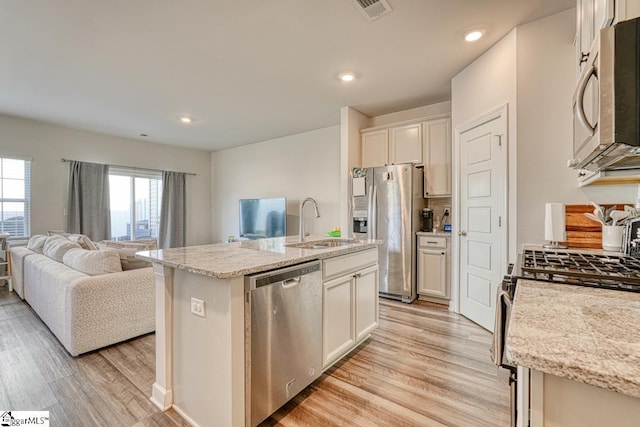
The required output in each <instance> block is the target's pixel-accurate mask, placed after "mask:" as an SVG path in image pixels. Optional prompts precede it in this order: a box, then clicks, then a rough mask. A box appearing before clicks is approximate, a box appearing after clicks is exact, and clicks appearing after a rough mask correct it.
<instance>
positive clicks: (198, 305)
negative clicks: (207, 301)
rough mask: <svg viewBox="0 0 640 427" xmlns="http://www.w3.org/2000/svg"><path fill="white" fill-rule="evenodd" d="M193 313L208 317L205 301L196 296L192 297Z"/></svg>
mask: <svg viewBox="0 0 640 427" xmlns="http://www.w3.org/2000/svg"><path fill="white" fill-rule="evenodd" d="M191 313H193V314H195V315H196V316H200V317H207V314H206V311H205V307H204V301H202V300H200V299H196V298H191Z"/></svg>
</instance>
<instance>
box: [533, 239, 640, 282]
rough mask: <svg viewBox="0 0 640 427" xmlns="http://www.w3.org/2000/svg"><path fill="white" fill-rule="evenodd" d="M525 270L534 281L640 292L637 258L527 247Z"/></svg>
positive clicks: (639, 261)
mask: <svg viewBox="0 0 640 427" xmlns="http://www.w3.org/2000/svg"><path fill="white" fill-rule="evenodd" d="M521 270H522V276H523V277H524V278H527V279H532V280H543V281H546V282H553V283H564V284H569V285H579V286H589V287H596V288H605V289H615V290H624V291H632V292H640V260H639V259H637V258H633V257H625V256H617V255H597V254H585V253H569V252H557V251H548V250H545V251H541V250H534V249H526V250H525V251H524V253H523V256H522V264H521Z"/></svg>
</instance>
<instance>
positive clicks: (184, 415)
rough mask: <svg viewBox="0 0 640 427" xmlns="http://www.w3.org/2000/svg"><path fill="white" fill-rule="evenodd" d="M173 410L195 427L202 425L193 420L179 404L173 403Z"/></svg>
mask: <svg viewBox="0 0 640 427" xmlns="http://www.w3.org/2000/svg"><path fill="white" fill-rule="evenodd" d="M173 410H174V411H176V414H178V415H180V416H181V417H182V418H183V419H184V420H185V421H186V422H187V423H189V424H190V425H192V426H193V427H200V425H199V424H198V423H196V422H195V421H193V420H192V419H191V418H190V417H189V416H188V415H187V414H185V413H184V411H183V410H182V409H180V407H179V406H176V405H173Z"/></svg>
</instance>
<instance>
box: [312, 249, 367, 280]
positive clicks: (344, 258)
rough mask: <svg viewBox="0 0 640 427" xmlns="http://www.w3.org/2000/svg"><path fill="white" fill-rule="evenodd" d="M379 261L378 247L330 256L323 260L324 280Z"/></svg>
mask: <svg viewBox="0 0 640 427" xmlns="http://www.w3.org/2000/svg"><path fill="white" fill-rule="evenodd" d="M377 262H378V249H377V248H374V249H368V250H366V251H360V252H354V253H351V254H347V255H341V256H337V257H335V258H328V259H325V260H324V261H323V262H322V277H323V279H324V280H326V279H330V278H332V277H338V276H342V275H344V274H349V273H351V272H352V271H356V270H361V269H362V268H363V267H367V266H369V265H372V264H375V263H377Z"/></svg>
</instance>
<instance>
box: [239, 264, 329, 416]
mask: <svg viewBox="0 0 640 427" xmlns="http://www.w3.org/2000/svg"><path fill="white" fill-rule="evenodd" d="M245 324H246V328H245V330H246V340H245V346H246V349H245V354H246V358H247V360H246V364H245V366H246V382H245V393H246V396H245V397H246V406H245V407H246V419H247V424H248V425H250V426H256V425H258V424H259V423H260V422H262V421H263V420H264V419H266V418H267V417H268V416H269V415H271V414H272V413H273V412H275V411H276V410H277V409H278V408H279V407H280V406H282V405H284V404H285V403H286V402H287V401H288V400H289V399H291V398H292V397H293V396H295V395H296V394H298V393H299V392H300V391H302V389H304V388H305V387H306V386H308V385H309V384H311V383H312V382H313V381H314V380H315V379H317V378H318V377H319V376H320V374H321V372H322V274H321V271H320V261H313V262H308V263H305V264H298V265H294V266H291V267H287V268H283V269H279V270H274V271H269V272H266V273H259V274H254V275H251V276H246V277H245Z"/></svg>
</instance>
